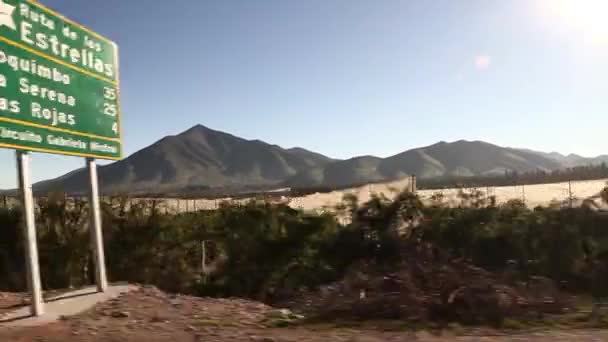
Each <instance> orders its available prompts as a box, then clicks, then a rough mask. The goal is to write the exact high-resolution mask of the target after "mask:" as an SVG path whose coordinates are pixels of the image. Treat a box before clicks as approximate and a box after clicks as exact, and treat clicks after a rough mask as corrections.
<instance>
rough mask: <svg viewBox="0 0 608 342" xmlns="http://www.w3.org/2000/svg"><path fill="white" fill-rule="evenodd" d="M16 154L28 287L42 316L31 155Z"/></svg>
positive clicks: (34, 311)
mask: <svg viewBox="0 0 608 342" xmlns="http://www.w3.org/2000/svg"><path fill="white" fill-rule="evenodd" d="M16 156H17V174H18V175H19V177H18V178H19V179H18V181H19V195H20V198H21V207H22V211H23V233H24V234H23V236H24V242H25V258H26V262H25V268H26V272H27V287H28V290H29V292H30V294H31V308H32V315H33V316H40V315H42V314H44V304H43V302H42V286H41V283H40V268H39V264H38V243H37V240H36V223H35V218H34V196H33V194H32V182H31V178H30V155H29V154H28V153H27V152H22V151H17V152H16Z"/></svg>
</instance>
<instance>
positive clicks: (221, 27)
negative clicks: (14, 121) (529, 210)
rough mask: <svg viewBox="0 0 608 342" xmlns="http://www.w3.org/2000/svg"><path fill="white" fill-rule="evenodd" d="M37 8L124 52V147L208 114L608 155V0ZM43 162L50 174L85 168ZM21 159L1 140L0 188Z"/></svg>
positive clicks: (342, 135)
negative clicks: (97, 34)
mask: <svg viewBox="0 0 608 342" xmlns="http://www.w3.org/2000/svg"><path fill="white" fill-rule="evenodd" d="M564 1H570V2H572V3H583V5H581V6H583V7H581V8H578V9H577V8H575V6H578V5H572V4H571V5H570V6H571V8H569V7H568V6H569V5H567V4H566V5H564V4H562V5H559V6H562V7H561V8H550V7H552V6H553V5H551V4H552V3H557V2H564ZM41 2H42V3H43V4H45V5H47V6H49V7H51V8H53V9H55V10H57V11H59V12H61V13H64V14H65V15H66V16H68V17H70V18H72V19H74V20H76V21H78V22H80V23H82V24H84V25H86V26H89V27H90V28H92V29H93V30H96V31H98V32H100V33H102V34H104V35H106V36H108V37H110V38H111V39H113V40H115V41H116V42H117V43H118V45H119V46H120V48H121V68H122V69H121V77H122V96H123V116H124V125H123V133H124V136H125V153H126V155H127V156H128V155H129V154H131V153H133V152H135V151H137V150H138V149H141V148H142V147H145V146H147V145H149V144H151V143H153V142H155V141H156V140H158V139H160V138H161V137H163V136H165V135H169V134H177V133H179V132H181V131H183V130H186V129H187V128H189V127H190V126H193V125H194V124H197V123H200V124H203V125H206V126H208V127H211V128H214V129H218V130H223V131H227V132H230V133H232V134H235V135H238V136H242V137H245V138H250V139H261V140H264V141H267V142H269V143H273V144H278V145H281V146H284V147H293V146H301V147H304V148H307V149H310V150H314V151H318V152H321V153H324V154H327V155H329V156H332V157H338V158H347V157H351V156H355V155H363V154H374V155H378V156H388V155H391V154H395V153H398V152H401V151H403V150H406V149H409V148H413V147H418V146H422V145H428V144H432V143H435V142H437V141H439V140H446V141H451V140H458V139H469V140H474V139H480V140H485V141H488V142H492V143H496V144H499V145H505V146H514V147H527V148H533V149H538V150H545V151H559V152H562V153H571V152H575V153H579V154H583V155H589V156H591V155H597V154H602V153H608V142H607V141H606V140H605V138H606V132H607V129H608V100H607V97H606V95H607V94H608V89H607V88H608V25H607V24H603V22H605V17H604V16H605V13H606V11H603V12H602V11H600V10H606V9H608V6H606V5H605V3H608V1H605V0H599V1H598V0H587V1H584V0H583V1H581V0H510V1H502V0H417V1H414V0H411V1H401V0H394V1H393V0H382V1H378V0H299V1H296V0H255V1H253V0H215V1H211V0H172V1H160V0H159V1H144V0H104V1H83V0H41ZM572 6H574V7H572ZM585 6H586V7H585ZM553 7H555V6H553ZM602 7H603V8H602ZM572 8H574V9H575V10H576V13H575V15H573V14H572V13H566V12H568V9H572ZM564 11H565V12H564ZM597 13H600V15H601V17H598V16H597V15H595V14H597ZM601 13H604V14H601ZM33 163H34V164H33V165H34V170H33V171H34V172H33V174H34V179H35V180H41V179H45V178H50V177H55V176H58V175H61V174H63V173H64V172H67V171H69V170H72V169H74V168H76V167H80V166H81V165H82V164H83V163H84V162H83V160H82V159H79V158H74V157H63V156H48V155H42V154H34V156H33ZM14 166H15V164H14V156H13V152H12V151H7V150H1V151H0V175H1V176H0V188H7V187H12V186H14V185H15V177H16V176H15V171H14Z"/></svg>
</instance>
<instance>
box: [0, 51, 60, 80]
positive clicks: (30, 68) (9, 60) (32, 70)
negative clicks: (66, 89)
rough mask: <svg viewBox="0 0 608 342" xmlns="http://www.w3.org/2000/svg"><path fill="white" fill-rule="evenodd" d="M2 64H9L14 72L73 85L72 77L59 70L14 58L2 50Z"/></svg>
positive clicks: (0, 60)
mask: <svg viewBox="0 0 608 342" xmlns="http://www.w3.org/2000/svg"><path fill="white" fill-rule="evenodd" d="M0 64H7V65H8V66H9V67H10V68H11V69H12V70H13V71H23V72H26V73H28V74H32V75H36V76H38V77H41V78H44V79H47V80H51V81H54V82H57V83H63V84H65V85H69V84H70V83H71V80H70V76H69V75H67V74H64V73H62V72H61V71H59V70H57V68H50V67H48V66H45V65H42V64H40V63H38V61H36V60H35V59H25V58H20V57H17V56H12V55H9V54H7V53H6V52H4V51H2V50H0Z"/></svg>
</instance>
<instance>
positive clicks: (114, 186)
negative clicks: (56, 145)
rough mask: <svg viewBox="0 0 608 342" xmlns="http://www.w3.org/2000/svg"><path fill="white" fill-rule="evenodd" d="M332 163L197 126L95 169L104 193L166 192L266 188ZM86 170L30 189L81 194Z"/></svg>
mask: <svg viewBox="0 0 608 342" xmlns="http://www.w3.org/2000/svg"><path fill="white" fill-rule="evenodd" d="M332 161H333V160H332V159H330V158H328V157H325V156H322V155H320V154H317V153H313V152H309V151H307V150H304V149H290V150H286V149H283V148H281V147H279V146H276V145H270V144H267V143H265V142H263V141H259V140H245V139H242V138H239V137H235V136H233V135H230V134H227V133H223V132H219V131H215V130H212V129H209V128H207V127H204V126H201V125H197V126H194V127H192V128H191V129H189V130H187V131H185V132H183V133H181V134H179V135H176V136H168V137H165V138H163V139H161V140H159V141H157V142H156V143H154V144H152V145H150V146H148V147H146V148H144V149H142V150H140V151H138V152H136V153H134V154H133V155H131V156H130V157H128V158H126V159H124V160H122V161H118V162H116V163H113V164H110V165H107V166H103V167H100V168H99V178H100V185H101V187H102V189H104V191H106V192H129V193H143V192H155V193H168V192H183V191H189V190H191V191H195V190H196V191H204V190H208V189H226V190H227V191H238V190H246V189H248V188H255V187H270V186H273V185H276V184H278V183H280V182H282V181H284V180H285V179H286V178H289V177H292V176H294V175H296V174H298V173H300V172H303V171H305V170H308V169H310V168H314V167H320V166H323V165H325V164H327V163H330V162H332ZM86 176H87V175H86V170H80V171H75V172H71V173H70V174H67V175H65V176H62V177H59V178H57V179H54V180H51V181H45V182H40V183H38V184H36V185H35V190H36V191H49V190H62V191H67V192H82V191H84V189H86V182H87V178H86Z"/></svg>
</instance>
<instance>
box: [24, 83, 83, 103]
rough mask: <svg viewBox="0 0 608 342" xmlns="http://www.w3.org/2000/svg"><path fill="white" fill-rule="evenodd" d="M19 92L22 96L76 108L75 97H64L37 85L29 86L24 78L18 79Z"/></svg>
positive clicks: (59, 93) (64, 95) (62, 94)
mask: <svg viewBox="0 0 608 342" xmlns="http://www.w3.org/2000/svg"><path fill="white" fill-rule="evenodd" d="M19 91H20V92H21V93H23V94H29V95H31V96H35V97H39V98H41V99H43V100H49V101H53V102H57V103H59V104H62V105H68V106H71V107H75V106H76V98H75V97H73V96H70V95H66V94H64V93H62V92H58V91H55V90H53V89H49V88H46V87H42V86H39V85H37V84H30V82H29V80H28V79H27V78H25V77H22V78H20V79H19Z"/></svg>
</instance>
